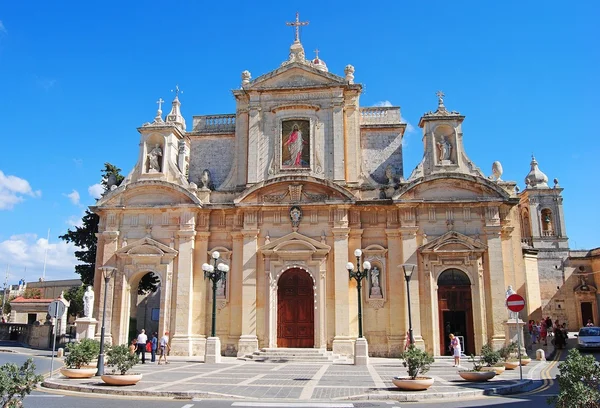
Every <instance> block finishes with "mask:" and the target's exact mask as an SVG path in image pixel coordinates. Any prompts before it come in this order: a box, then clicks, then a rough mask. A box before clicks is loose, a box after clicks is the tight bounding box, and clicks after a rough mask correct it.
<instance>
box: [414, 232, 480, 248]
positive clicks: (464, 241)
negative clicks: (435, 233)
mask: <svg viewBox="0 0 600 408" xmlns="http://www.w3.org/2000/svg"><path fill="white" fill-rule="evenodd" d="M486 249H487V245H486V244H484V243H483V242H481V241H480V240H478V239H475V238H471V237H468V236H466V235H463V234H461V233H460V232H456V231H448V232H446V233H445V234H444V235H442V236H440V237H438V238H436V239H434V240H432V241H431V242H428V243H427V244H425V245H423V246H421V247H420V248H419V251H420V252H421V253H457V252H469V253H471V252H477V253H480V252H485V250H486Z"/></svg>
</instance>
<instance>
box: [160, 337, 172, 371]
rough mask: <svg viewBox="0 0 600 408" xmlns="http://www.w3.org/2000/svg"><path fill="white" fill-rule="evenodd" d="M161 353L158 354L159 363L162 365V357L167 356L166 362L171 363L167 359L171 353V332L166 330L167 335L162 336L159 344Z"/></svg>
mask: <svg viewBox="0 0 600 408" xmlns="http://www.w3.org/2000/svg"><path fill="white" fill-rule="evenodd" d="M159 347H160V348H159V354H158V365H160V360H162V358H163V357H164V358H165V364H169V362H168V361H167V354H169V351H170V350H171V345H170V344H169V332H168V331H166V332H165V335H164V336H162V337H161V338H160V344H159Z"/></svg>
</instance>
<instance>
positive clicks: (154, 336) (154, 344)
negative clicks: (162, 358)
mask: <svg viewBox="0 0 600 408" xmlns="http://www.w3.org/2000/svg"><path fill="white" fill-rule="evenodd" d="M150 342H151V343H152V359H151V360H150V361H151V362H153V363H154V362H155V361H156V348H157V346H158V333H157V332H154V333H152V340H150Z"/></svg>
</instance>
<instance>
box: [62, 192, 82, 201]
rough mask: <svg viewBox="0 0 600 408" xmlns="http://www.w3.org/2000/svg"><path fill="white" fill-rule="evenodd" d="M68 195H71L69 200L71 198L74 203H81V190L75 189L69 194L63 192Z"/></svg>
mask: <svg viewBox="0 0 600 408" xmlns="http://www.w3.org/2000/svg"><path fill="white" fill-rule="evenodd" d="M63 195H64V196H66V197H69V200H71V202H72V203H73V204H74V205H79V199H80V197H79V192H78V191H77V190H73V191H71V192H70V193H69V194H63Z"/></svg>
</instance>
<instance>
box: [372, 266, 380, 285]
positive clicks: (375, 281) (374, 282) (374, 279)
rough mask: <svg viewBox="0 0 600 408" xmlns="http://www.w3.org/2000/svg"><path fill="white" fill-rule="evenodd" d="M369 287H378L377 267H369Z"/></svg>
mask: <svg viewBox="0 0 600 408" xmlns="http://www.w3.org/2000/svg"><path fill="white" fill-rule="evenodd" d="M371 287H373V288H378V287H379V269H377V267H374V268H373V269H371Z"/></svg>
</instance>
